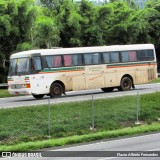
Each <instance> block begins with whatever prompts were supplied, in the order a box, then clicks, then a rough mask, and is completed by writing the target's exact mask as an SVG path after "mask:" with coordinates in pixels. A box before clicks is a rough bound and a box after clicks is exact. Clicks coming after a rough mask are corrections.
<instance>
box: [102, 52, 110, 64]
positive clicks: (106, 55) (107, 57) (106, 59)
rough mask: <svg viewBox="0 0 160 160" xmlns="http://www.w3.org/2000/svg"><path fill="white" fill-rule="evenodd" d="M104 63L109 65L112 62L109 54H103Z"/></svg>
mask: <svg viewBox="0 0 160 160" xmlns="http://www.w3.org/2000/svg"><path fill="white" fill-rule="evenodd" d="M102 62H103V63H109V62H110V59H109V53H102Z"/></svg>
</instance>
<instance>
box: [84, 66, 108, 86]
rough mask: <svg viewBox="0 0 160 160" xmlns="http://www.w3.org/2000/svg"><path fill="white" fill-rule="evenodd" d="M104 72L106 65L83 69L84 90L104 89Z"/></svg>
mask: <svg viewBox="0 0 160 160" xmlns="http://www.w3.org/2000/svg"><path fill="white" fill-rule="evenodd" d="M105 70H106V65H93V66H86V67H85V71H86V75H85V80H86V89H94V88H103V87H105V82H104V79H105V78H104V73H105Z"/></svg>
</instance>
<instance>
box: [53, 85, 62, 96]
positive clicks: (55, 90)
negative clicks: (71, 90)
mask: <svg viewBox="0 0 160 160" xmlns="http://www.w3.org/2000/svg"><path fill="white" fill-rule="evenodd" d="M62 93H63V87H62V86H61V85H60V84H59V83H53V84H52V85H51V88H50V96H51V97H60V96H61V95H62Z"/></svg>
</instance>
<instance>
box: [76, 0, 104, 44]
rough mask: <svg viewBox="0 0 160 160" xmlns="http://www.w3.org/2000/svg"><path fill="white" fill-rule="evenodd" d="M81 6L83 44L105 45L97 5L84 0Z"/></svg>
mask: <svg viewBox="0 0 160 160" xmlns="http://www.w3.org/2000/svg"><path fill="white" fill-rule="evenodd" d="M79 8H80V9H79V14H80V15H81V16H82V21H81V22H80V24H81V41H82V45H83V46H93V45H103V40H102V32H101V30H100V27H99V25H98V24H97V22H96V16H97V8H96V6H95V5H93V3H91V2H89V1H88V0H82V1H81V3H80V6H79Z"/></svg>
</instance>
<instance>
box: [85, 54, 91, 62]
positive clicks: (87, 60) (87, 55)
mask: <svg viewBox="0 0 160 160" xmlns="http://www.w3.org/2000/svg"><path fill="white" fill-rule="evenodd" d="M84 64H86V65H89V64H92V54H88V53H86V54H84Z"/></svg>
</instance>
